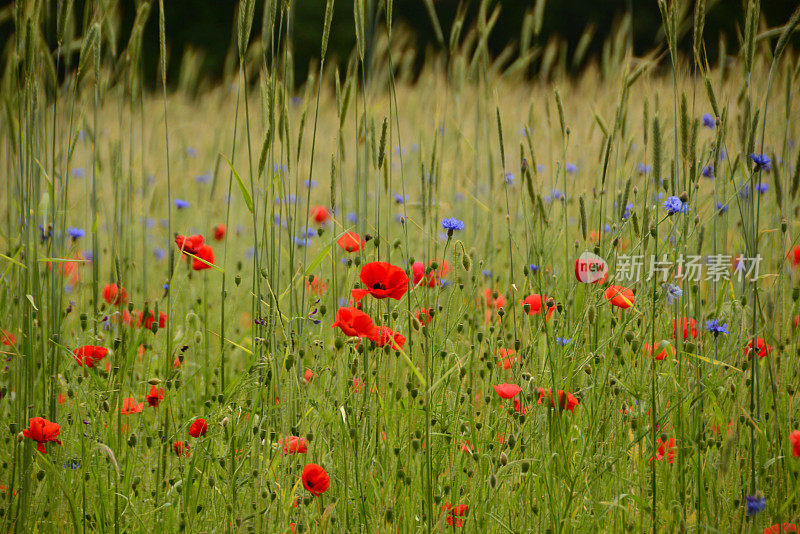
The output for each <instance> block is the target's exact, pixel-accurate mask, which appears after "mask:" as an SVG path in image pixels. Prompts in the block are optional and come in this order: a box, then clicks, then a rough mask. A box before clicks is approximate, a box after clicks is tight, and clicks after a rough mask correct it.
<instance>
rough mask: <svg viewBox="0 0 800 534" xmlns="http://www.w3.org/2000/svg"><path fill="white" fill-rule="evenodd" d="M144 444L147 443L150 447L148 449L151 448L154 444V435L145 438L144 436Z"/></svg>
mask: <svg viewBox="0 0 800 534" xmlns="http://www.w3.org/2000/svg"><path fill="white" fill-rule="evenodd" d="M144 444H145V445H147V448H148V449H149V448H150V447H152V446H153V437H152V436H145V438H144Z"/></svg>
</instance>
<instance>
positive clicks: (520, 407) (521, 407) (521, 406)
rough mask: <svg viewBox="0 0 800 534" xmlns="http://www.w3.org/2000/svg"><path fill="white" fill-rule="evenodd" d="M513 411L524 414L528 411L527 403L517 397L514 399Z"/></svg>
mask: <svg viewBox="0 0 800 534" xmlns="http://www.w3.org/2000/svg"><path fill="white" fill-rule="evenodd" d="M514 411H515V412H517V413H520V414H522V415H525V414H526V413H528V405H527V404H525V403H524V402H520V400H519V399H514Z"/></svg>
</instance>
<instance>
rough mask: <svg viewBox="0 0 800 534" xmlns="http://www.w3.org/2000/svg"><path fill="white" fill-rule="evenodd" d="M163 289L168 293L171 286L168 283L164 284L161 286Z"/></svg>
mask: <svg viewBox="0 0 800 534" xmlns="http://www.w3.org/2000/svg"><path fill="white" fill-rule="evenodd" d="M161 289H163V290H164V293H166V292H167V291H169V284H167V283H166V282H165V283H164V284H163V285H162V286H161Z"/></svg>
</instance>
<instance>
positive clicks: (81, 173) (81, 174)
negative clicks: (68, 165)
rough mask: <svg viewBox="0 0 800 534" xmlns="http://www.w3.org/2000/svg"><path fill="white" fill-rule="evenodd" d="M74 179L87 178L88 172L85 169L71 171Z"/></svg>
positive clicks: (77, 168)
mask: <svg viewBox="0 0 800 534" xmlns="http://www.w3.org/2000/svg"><path fill="white" fill-rule="evenodd" d="M71 174H72V177H73V178H86V171H85V170H84V169H83V167H75V168H73V169H72V171H71Z"/></svg>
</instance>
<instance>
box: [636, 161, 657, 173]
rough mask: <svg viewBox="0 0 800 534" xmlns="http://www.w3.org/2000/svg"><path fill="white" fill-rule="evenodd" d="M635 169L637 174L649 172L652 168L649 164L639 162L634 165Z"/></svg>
mask: <svg viewBox="0 0 800 534" xmlns="http://www.w3.org/2000/svg"><path fill="white" fill-rule="evenodd" d="M636 170H637V172H638V173H639V174H650V172H651V171H652V170H653V167H652V166H651V165H645V164H644V163H640V164H639V165H637V166H636Z"/></svg>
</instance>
